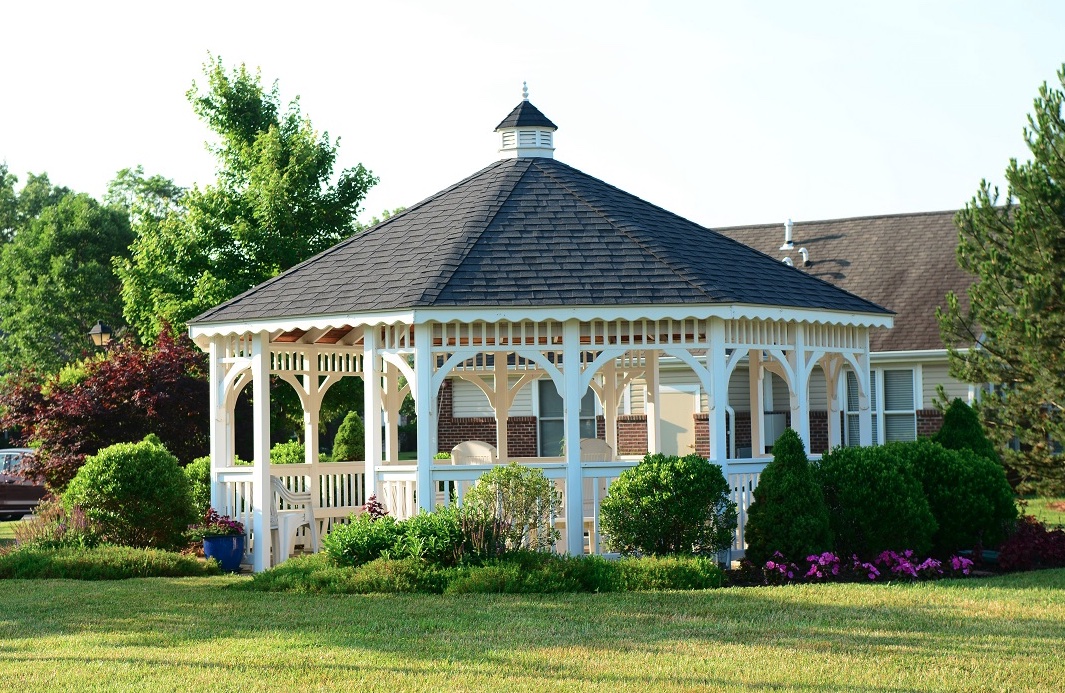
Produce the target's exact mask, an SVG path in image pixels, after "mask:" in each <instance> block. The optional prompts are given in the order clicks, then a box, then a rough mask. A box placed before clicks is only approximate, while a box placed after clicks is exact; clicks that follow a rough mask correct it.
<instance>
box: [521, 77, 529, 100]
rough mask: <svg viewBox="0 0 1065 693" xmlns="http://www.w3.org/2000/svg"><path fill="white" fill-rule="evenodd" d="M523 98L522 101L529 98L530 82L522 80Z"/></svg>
mask: <svg viewBox="0 0 1065 693" xmlns="http://www.w3.org/2000/svg"><path fill="white" fill-rule="evenodd" d="M521 100H522V101H528V100H529V83H528V82H522V83H521Z"/></svg>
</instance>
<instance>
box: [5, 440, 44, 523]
mask: <svg viewBox="0 0 1065 693" xmlns="http://www.w3.org/2000/svg"><path fill="white" fill-rule="evenodd" d="M31 455H33V450H31V449H30V448H8V449H6V450H0V519H16V520H17V519H19V518H20V517H22V516H23V515H26V514H27V513H31V512H33V509H34V508H36V507H37V504H38V503H39V502H40V501H41V498H43V497H44V484H42V483H40V482H37V481H33V480H30V479H26V478H25V477H23V476H21V475H20V474H19V469H20V468H21V467H22V463H23V461H25V460H26V459H27V458H28V457H30V456H31Z"/></svg>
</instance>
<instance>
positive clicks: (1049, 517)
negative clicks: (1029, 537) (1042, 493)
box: [1023, 498, 1065, 526]
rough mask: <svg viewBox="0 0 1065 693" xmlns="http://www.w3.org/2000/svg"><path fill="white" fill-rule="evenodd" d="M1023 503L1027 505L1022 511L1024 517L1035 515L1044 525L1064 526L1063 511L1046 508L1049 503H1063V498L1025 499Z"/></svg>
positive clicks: (1064, 511)
mask: <svg viewBox="0 0 1065 693" xmlns="http://www.w3.org/2000/svg"><path fill="white" fill-rule="evenodd" d="M1025 501H1026V502H1027V503H1028V507H1027V508H1026V509H1024V511H1023V512H1024V513H1025V514H1026V515H1035V517H1036V519H1037V520H1039V521H1040V522H1042V523H1043V524H1045V525H1058V526H1061V525H1065V510H1055V509H1053V508H1050V507H1048V506H1049V505H1050V504H1051V503H1062V502H1065V498H1026V499H1025Z"/></svg>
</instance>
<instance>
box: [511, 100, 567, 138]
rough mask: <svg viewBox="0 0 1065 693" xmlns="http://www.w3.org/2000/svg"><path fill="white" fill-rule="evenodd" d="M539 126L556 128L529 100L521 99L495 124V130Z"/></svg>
mask: <svg viewBox="0 0 1065 693" xmlns="http://www.w3.org/2000/svg"><path fill="white" fill-rule="evenodd" d="M519 127H540V128H551V129H552V130H558V126H557V125H555V124H554V123H552V122H551V121H550V120H548V118H547V116H545V115H544V114H543V113H541V112H540V109H539V108H537V107H536V106H533V105H532V102H531V101H528V100H522V101H520V102H519V103H518V105H517V106H515V107H514V110H513V111H511V112H510V113H509V114H508V115H507V117H506V118H504V119H503V122H501V123H500V124H499V125H497V126H496V131H497V132H498V131H499V130H502V129H503V128H519Z"/></svg>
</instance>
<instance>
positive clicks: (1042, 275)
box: [939, 66, 1065, 493]
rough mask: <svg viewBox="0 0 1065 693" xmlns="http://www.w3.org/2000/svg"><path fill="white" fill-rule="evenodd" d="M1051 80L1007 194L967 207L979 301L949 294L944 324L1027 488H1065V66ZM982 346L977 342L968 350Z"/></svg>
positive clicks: (963, 262)
mask: <svg viewBox="0 0 1065 693" xmlns="http://www.w3.org/2000/svg"><path fill="white" fill-rule="evenodd" d="M1058 80H1059V82H1060V84H1061V88H1052V87H1050V86H1048V85H1047V84H1045V83H1044V84H1043V86H1042V88H1040V90H1039V97H1038V98H1037V99H1036V100H1035V108H1034V114H1032V115H1030V116H1029V117H1028V127H1026V128H1025V130H1024V137H1025V140H1026V141H1027V144H1028V149H1029V150H1030V151H1031V155H1032V158H1031V160H1029V161H1026V162H1024V163H1018V162H1017V160H1016V159H1011V160H1010V163H1009V166H1008V167H1007V168H1006V181H1007V183H1008V190H1007V193H1006V195H1005V199H1002V200H1000V198H999V191H998V189H997V188H992V187H991V186H990V185H989V184H988V183H987V182H986V181H983V182H982V183H981V185H980V190H979V192H978V193H977V194H976V196H975V197H974V198H973V199H972V201H971V202H970V203H969V204H967V205H966V206H965V209H963V210H962V211H960V212H958V215H957V217H956V218H955V223H956V225H957V226H958V230H959V243H958V262H959V264H960V266H961V267H962V268H963V269H965V270H967V271H968V272H970V273H972V274H973V275H975V276H976V281H975V282H974V283H973V285H972V286H971V287H970V289H969V292H968V296H969V304H970V305H969V307H968V308H967V309H963V308H962V307H961V306H960V305H959V301H958V297H957V296H956V295H954V294H953V293H952V294H949V295H948V296H947V308H946V310H944V311H940V313H939V317H940V326H941V329H942V332H943V338H944V341H945V342H946V344H947V347H948V350H949V353H950V367H951V373H952V375H954V376H956V377H958V378H961V379H963V380H966V381H968V382H972V383H990V385H991V391H990V392H988V393H986V394H984V395H983V397H982V398H981V399H980V401H979V402H977V404H976V409H977V411H978V412H979V413H980V417H981V419H982V422H983V424H984V427H985V430H986V431H987V435H988V437H989V438H990V439H991V440H992V442H993V443H994V444H995V447H996V449H997V450H998V452H999V454H1000V455H1001V456H1002V460H1003V462H1004V463H1005V464H1006V466H1007V467H1008V468H1009V469H1010V470H1011V472H1012V473H1013V475H1014V478H1015V481H1017V482H1019V485H1020V488H1021V489H1022V490H1024V491H1029V490H1037V491H1043V492H1051V493H1062V492H1065V459H1063V456H1062V454H1061V448H1060V445H1061V444H1062V443H1065V409H1063V407H1065V187H1063V185H1065V119H1063V114H1062V104H1063V101H1065V93H1063V89H1065V66H1063V67H1062V70H1061V71H1060V72H1059V73H1058ZM968 347H972V348H968Z"/></svg>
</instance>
